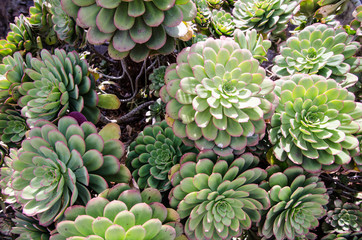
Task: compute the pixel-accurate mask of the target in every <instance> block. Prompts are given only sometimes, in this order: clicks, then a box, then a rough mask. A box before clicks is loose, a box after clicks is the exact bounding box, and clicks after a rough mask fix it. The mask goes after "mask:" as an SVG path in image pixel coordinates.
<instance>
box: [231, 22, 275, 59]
mask: <svg viewBox="0 0 362 240" xmlns="http://www.w3.org/2000/svg"><path fill="white" fill-rule="evenodd" d="M234 39H235V41H236V42H237V43H239V46H240V48H241V49H248V50H249V51H250V52H251V54H252V55H253V58H255V59H257V60H259V62H263V61H267V60H268V59H267V58H266V54H267V52H268V49H269V48H270V47H271V41H269V40H264V39H263V37H262V36H261V35H260V34H259V35H258V33H257V31H256V30H255V29H253V30H247V31H240V30H239V29H236V30H235V32H234Z"/></svg>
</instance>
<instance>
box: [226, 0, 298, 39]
mask: <svg viewBox="0 0 362 240" xmlns="http://www.w3.org/2000/svg"><path fill="white" fill-rule="evenodd" d="M298 10H299V1H296V0H242V1H241V0H238V1H237V2H235V4H234V9H233V11H232V13H233V16H234V21H235V24H236V27H237V28H239V29H241V30H251V29H255V30H256V31H258V32H259V33H262V34H267V33H270V32H272V33H273V34H279V33H281V32H282V31H284V30H285V29H286V28H287V25H288V22H289V20H290V19H291V18H292V16H293V14H295V13H296V12H298Z"/></svg>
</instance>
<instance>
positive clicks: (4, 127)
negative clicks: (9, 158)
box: [0, 105, 28, 144]
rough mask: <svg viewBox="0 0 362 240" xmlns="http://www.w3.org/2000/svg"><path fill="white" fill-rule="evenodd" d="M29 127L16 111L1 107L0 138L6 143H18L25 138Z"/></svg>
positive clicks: (4, 106)
mask: <svg viewBox="0 0 362 240" xmlns="http://www.w3.org/2000/svg"><path fill="white" fill-rule="evenodd" d="M27 130H28V126H27V125H26V121H25V119H24V118H23V117H22V116H21V114H20V112H19V111H17V110H16V109H14V108H12V107H10V106H7V105H2V106H0V136H1V141H3V142H4V143H7V144H9V143H18V142H20V141H21V140H22V139H23V138H24V136H25V133H26V131H27Z"/></svg>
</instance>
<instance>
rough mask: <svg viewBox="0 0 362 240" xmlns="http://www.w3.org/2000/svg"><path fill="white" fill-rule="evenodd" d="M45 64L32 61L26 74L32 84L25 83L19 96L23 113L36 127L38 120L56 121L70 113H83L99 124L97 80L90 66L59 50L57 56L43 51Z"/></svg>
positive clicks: (34, 59) (41, 61) (76, 56)
mask: <svg viewBox="0 0 362 240" xmlns="http://www.w3.org/2000/svg"><path fill="white" fill-rule="evenodd" d="M40 56H41V60H39V59H37V58H32V59H31V66H28V67H29V68H27V69H26V70H25V73H26V74H27V75H28V76H29V78H31V80H32V81H31V82H25V83H22V84H21V86H20V88H19V92H20V94H21V95H23V97H21V98H20V99H19V105H20V107H22V110H21V113H22V115H23V116H25V117H26V118H27V122H28V124H30V125H32V124H34V122H35V121H37V120H38V119H45V120H49V121H53V120H56V119H59V118H60V117H62V116H64V115H65V114H66V113H67V112H69V111H70V112H73V111H76V112H81V113H82V114H83V115H84V116H86V118H87V119H88V120H89V121H91V122H93V123H96V122H97V121H98V118H99V112H100V111H99V109H98V108H97V102H98V96H97V93H96V91H95V80H94V77H93V75H91V74H89V73H88V64H87V62H86V61H85V60H80V58H79V56H78V54H77V53H76V52H70V53H66V52H65V51H64V50H59V49H56V50H55V52H54V55H51V53H50V52H49V51H47V50H45V49H44V50H42V51H41V54H40Z"/></svg>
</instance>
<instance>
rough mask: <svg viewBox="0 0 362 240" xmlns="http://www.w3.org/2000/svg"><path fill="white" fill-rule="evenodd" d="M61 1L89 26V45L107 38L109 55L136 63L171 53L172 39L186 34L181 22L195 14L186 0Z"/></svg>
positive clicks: (69, 11)
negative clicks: (151, 56)
mask: <svg viewBox="0 0 362 240" xmlns="http://www.w3.org/2000/svg"><path fill="white" fill-rule="evenodd" d="M61 4H62V7H63V10H64V11H65V12H66V13H68V14H69V15H70V16H72V17H73V18H74V19H76V20H77V24H78V25H79V26H81V27H83V28H89V29H88V33H87V39H88V41H89V42H90V43H91V44H103V43H105V42H108V41H109V42H110V44H109V48H108V53H109V55H110V56H111V57H112V58H114V59H122V58H124V57H126V56H128V55H129V56H130V57H131V59H132V60H133V61H136V62H139V61H142V60H144V59H145V58H146V57H147V56H148V55H149V54H150V53H161V54H166V53H171V52H172V51H173V50H174V48H175V39H174V38H175V37H181V36H183V35H184V34H186V33H187V28H186V25H185V24H184V23H183V21H191V20H192V19H193V18H194V17H195V16H196V6H195V4H194V3H193V2H192V1H190V0H183V1H175V0H151V1H145V0H127V1H122V0H114V1H109V0H62V1H61Z"/></svg>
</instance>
